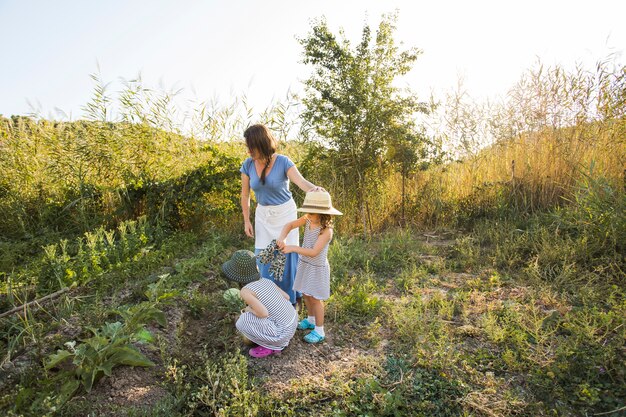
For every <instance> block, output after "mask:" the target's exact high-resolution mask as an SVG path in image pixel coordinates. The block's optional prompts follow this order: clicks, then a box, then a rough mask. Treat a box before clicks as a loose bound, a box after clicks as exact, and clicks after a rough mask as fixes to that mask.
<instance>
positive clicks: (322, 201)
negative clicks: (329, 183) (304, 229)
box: [298, 191, 343, 216]
mask: <svg viewBox="0 0 626 417" xmlns="http://www.w3.org/2000/svg"><path fill="white" fill-rule="evenodd" d="M298 211H302V212H304V213H319V214H331V215H333V216H341V215H342V214H343V213H342V212H340V211H339V210H337V209H336V208H334V207H333V204H332V202H331V201H330V194H328V193H327V192H326V191H309V192H308V193H306V196H305V197H304V203H302V207H300V208H299V209H298Z"/></svg>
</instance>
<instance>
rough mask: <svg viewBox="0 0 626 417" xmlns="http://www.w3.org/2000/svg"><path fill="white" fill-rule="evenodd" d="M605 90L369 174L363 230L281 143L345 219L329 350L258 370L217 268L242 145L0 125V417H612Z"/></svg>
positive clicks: (122, 124)
mask: <svg viewBox="0 0 626 417" xmlns="http://www.w3.org/2000/svg"><path fill="white" fill-rule="evenodd" d="M620 71H622V70H620ZM620 71H615V72H610V73H607V74H608V75H606V74H605V75H602V74H600V75H599V76H598V77H597V83H596V84H593V85H591V86H587V87H585V88H592V87H593V88H595V89H593V91H596V92H601V93H602V94H604V95H607V94H608V93H610V94H608V95H607V97H608V98H604V99H603V98H602V97H604V96H603V95H602V94H600V93H598V94H599V95H598V97H600V98H597V99H595V101H594V103H595V104H594V106H593V109H594V110H593V112H592V111H591V110H592V106H590V105H589V106H587V107H584V106H582V107H581V106H580V103H581V102H580V101H575V100H569V99H568V97H570V98H572V97H571V96H576V97H578V96H579V95H580V96H581V97H587V96H586V95H585V94H582V95H581V94H578V93H577V94H574V92H575V91H577V90H575V89H572V88H570V89H565V90H563V91H567V93H563V94H564V95H560V94H561V93H560V92H561V91H562V90H560V89H559V88H560V87H558V85H559V84H554V85H552V86H553V87H554V88H548V89H546V88H544V87H545V86H546V85H545V83H551V82H556V80H560V79H562V78H558V77H554V74H553V73H551V72H543V73H541V74H536V76H537V77H536V78H535V83H528V82H525V83H521V84H520V86H518V88H520V89H521V90H519V91H518V93H519V94H518V95H517V96H516V95H515V94H513V95H512V97H517V99H516V100H517V101H516V102H515V101H513V102H511V103H508V104H507V106H511V107H507V106H504V107H502V108H500V110H499V112H498V113H497V114H499V115H500V116H499V117H501V118H500V119H498V120H499V122H498V123H495V121H496V119H495V118H491V119H489V120H490V121H491V122H493V123H492V124H493V125H494V126H496V127H497V131H498V132H500V135H501V136H498V135H496V134H495V133H494V132H493V131H492V132H491V135H490V137H492V139H493V141H492V144H491V145H490V146H488V147H481V148H480V149H470V148H471V146H469V147H468V148H467V149H469V150H470V151H468V152H465V153H457V154H455V155H454V157H452V156H450V157H449V158H447V162H444V161H445V158H444V160H441V161H440V162H441V163H435V162H436V161H435V160H430V161H423V163H422V164H420V165H419V166H417V167H416V169H415V170H414V171H411V172H410V173H409V174H408V175H405V177H404V179H403V178H402V176H401V175H400V174H399V173H397V172H396V171H395V168H394V167H393V166H391V164H389V163H388V161H385V159H384V157H382V156H381V159H380V175H379V178H378V179H377V180H376V181H374V182H373V183H372V184H371V185H370V187H371V188H369V191H368V192H369V193H370V194H368V199H367V202H368V204H367V206H366V208H367V213H366V214H367V217H366V223H367V231H368V234H367V235H364V234H363V233H362V229H361V226H362V224H361V218H360V217H359V209H360V208H359V207H356V206H352V205H350V204H349V203H348V202H349V201H354V198H353V197H354V196H350V195H349V193H350V192H351V191H352V190H351V189H350V188H349V187H345V186H344V184H342V183H341V182H340V181H339V180H338V178H337V177H335V176H334V175H333V163H334V162H333V161H332V159H330V158H328V155H326V154H325V153H324V152H323V149H322V148H320V146H319V144H313V143H310V142H299V141H289V142H283V143H282V144H281V148H280V151H281V152H283V153H286V154H288V155H289V156H290V157H291V158H292V159H293V160H294V161H296V162H297V164H298V166H299V167H301V170H302V171H303V172H304V173H305V175H306V176H307V178H309V179H311V180H312V181H313V182H315V183H318V184H320V185H323V186H324V187H326V188H327V189H328V190H329V191H330V192H331V193H332V195H333V201H334V202H335V204H336V205H337V206H338V207H340V208H341V209H342V211H344V212H345V213H346V215H345V216H343V217H342V218H340V219H338V220H337V224H336V238H335V240H334V241H333V243H332V245H331V247H330V251H329V260H330V264H331V268H332V270H333V274H332V283H331V287H332V288H331V293H332V297H331V299H330V300H329V302H328V310H327V329H328V335H329V337H328V340H327V341H326V342H325V343H324V344H322V345H319V346H310V345H306V344H305V343H303V342H302V340H301V337H302V334H300V333H297V335H296V337H295V338H294V340H293V341H292V342H291V345H290V346H289V347H288V349H287V350H286V351H285V352H284V353H283V354H282V355H281V356H280V357H271V358H267V359H262V360H257V359H252V358H250V357H249V356H248V355H247V352H246V350H247V347H246V346H245V345H244V344H243V342H242V340H241V339H240V338H239V337H238V335H237V334H236V331H235V329H234V321H235V320H236V317H237V310H236V309H235V308H234V306H232V305H229V304H228V302H227V301H226V300H225V299H224V298H223V297H222V293H223V291H224V290H225V289H227V288H228V284H227V283H226V282H225V281H224V280H223V279H222V278H221V276H220V265H221V263H222V262H224V261H225V260H226V259H228V258H229V256H230V255H231V254H232V253H233V252H234V251H235V250H237V249H244V248H247V249H252V245H253V242H252V240H250V239H247V238H245V237H244V236H243V233H241V215H240V213H239V209H238V193H239V182H238V178H239V173H238V167H239V164H240V162H241V160H242V159H243V158H244V157H245V149H244V147H242V146H241V144H240V143H238V142H237V141H222V140H220V139H221V138H222V137H226V136H228V134H227V133H224V132H226V130H219V129H218V127H219V126H218V125H211V126H213V128H211V129H213V130H211V129H209V130H207V131H210V132H213V133H212V135H213V136H211V137H210V140H207V139H203V140H200V139H197V138H196V137H194V136H193V135H183V134H181V133H180V131H178V130H177V129H170V128H168V127H171V124H168V123H165V122H164V121H161V122H159V123H155V122H154V120H153V119H150V118H149V117H135V118H127V119H123V120H121V121H119V122H115V123H113V122H109V121H106V117H104V119H105V120H104V121H90V122H86V121H79V122H51V121H46V120H35V119H31V118H24V117H13V118H11V119H2V120H1V121H0V210H2V212H3V213H5V214H6V216H4V217H3V218H2V219H0V279H1V283H0V284H1V285H0V410H2V413H3V414H6V415H10V416H17V415H38V416H39V415H67V416H70V415H86V414H90V415H103V416H104V415H110V416H113V415H115V416H119V415H128V416H158V415H161V416H172V415H222V416H241V415H250V416H283V415H284V416H293V415H338V416H353V415H371V416H391V415H393V416H412V415H418V416H580V415H594V414H595V415H606V416H617V415H620V413H623V411H624V404H625V401H626V391H625V390H624V387H626V367H625V365H624V364H625V363H626V356H625V355H626V350H625V344H624V343H625V341H626V326H625V323H624V320H625V319H624V318H625V317H626V294H625V290H624V289H625V288H626V274H625V271H626V246H625V243H624V242H626V193H625V191H626V190H625V187H624V166H625V163H626V146H625V144H626V141H625V138H626V135H625V132H626V119H625V118H624V111H623V110H624V106H623V100H622V101H620V97H622V96H623V93H624V91H626V90H624V89H623V86H624V83H623V80H624V74H626V72H624V71H622V72H620ZM542 74H543V75H542ZM546 74H548V75H546ZM603 74H604V73H603ZM531 75H532V73H531ZM576 76H577V75H576V74H570V75H568V77H569V78H567V79H568V80H570V81H572V80H574V79H575V78H576ZM546 77H547V78H546ZM551 77H553V78H551ZM603 77H604V78H603ZM620 77H621V78H620ZM581 79H582V78H581ZM603 80H604V81H603ZM607 80H608V81H607ZM542 83H544V84H542ZM603 83H605V84H603ZM607 83H608V84H607ZM567 85H570V86H571V85H573V84H572V83H569V84H567ZM537 86H543V87H542V88H539V90H541V91H544V92H545V93H544V95H543V96H541V95H533V94H532V93H533V92H534V91H535V90H533V88H538V87H537ZM594 86H595V87H594ZM557 87H558V88H557ZM557 93H558V94H557ZM605 93H606V94H605ZM567 94H570V96H567ZM620 94H621V95H620ZM529 97H530V98H532V100H530V99H529ZM542 97H543V100H540V98H542ZM522 99H523V100H522ZM527 99H528V100H527ZM557 99H558V100H557ZM524 100H526V102H527V103H530V104H528V107H524V108H521V107H519V106H517V107H516V105H517V104H519V103H520V102H522V101H524ZM533 100H534V101H533ZM568 100H569V101H568ZM603 100H604V101H603ZM546 103H547V104H546ZM559 103H560V104H559ZM563 103H565V104H566V105H567V106H569V107H567V106H565V107H567V108H563V107H558V106H557V104H558V105H562V104H563ZM568 103H569V104H568ZM572 103H574V104H572ZM576 103H578V104H576ZM607 103H609V104H611V103H612V104H611V105H608V104H607ZM548 104H549V105H548ZM542 106H543V107H542ZM577 106H578V107H577ZM620 106H621V107H620ZM507 109H509V110H510V112H508V113H507V111H505V110H507ZM513 109H515V111H514V112H513ZM542 109H543V110H546V109H548V110H549V111H543V112H541V111H539V110H542ZM568 109H569V110H568ZM572 109H578V110H577V111H575V112H572V111H570V110H572ZM581 109H582V110H581ZM456 110H457V111H458V109H456ZM531 110H532V111H531ZM557 110H559V111H560V113H559V112H558V111H557ZM592 113H593V114H592ZM103 114H105V113H103ZM225 114H228V115H231V116H232V114H231V113H229V112H226V113H224V114H222V115H225ZM268 114H269V113H268ZM272 114H274V116H272V117H269V116H268V118H267V119H266V121H267V122H268V123H270V124H271V123H274V122H275V123H277V124H278V125H279V126H280V125H281V123H282V126H286V122H285V120H284V119H282V122H281V119H280V118H278V117H277V116H276V113H272ZM278 114H280V112H278ZM465 114H467V115H469V116H468V117H470V116H471V114H474V113H471V112H466V113H465ZM503 114H504V115H507V117H506V118H503V117H504V116H503ZM557 114H560V115H561V117H559V118H556V117H555V115H557ZM583 114H584V115H585V117H582V116H581V115H583ZM139 115H141V113H139ZM217 115H218V114H216V118H217ZM283 115H284V113H283ZM266 116H267V114H266ZM530 116H532V117H530ZM229 117H230V116H229ZM226 119H228V118H227V117H225V119H224V120H226ZM228 120H230V122H228V123H226V124H223V125H222V127H223V128H224V129H226V128H225V126H226V125H228V126H230V127H232V126H238V125H239V124H241V123H243V121H245V119H241V120H240V122H241V123H239V122H232V119H228ZM264 120H265V119H264ZM487 124H489V123H487ZM209 127H210V126H209ZM457 127H458V126H457ZM514 127H515V129H514ZM229 129H230V128H229ZM280 130H281V129H277V131H280ZM229 131H230V130H229ZM220 132H222V133H220ZM457 132H458V130H457ZM435 139H436V138H433V141H432V142H433V143H436V140H435ZM439 151H441V149H439ZM403 182H404V187H403V186H402V184H403ZM294 191H295V190H294ZM403 193H404V196H403V195H402V194H403ZM301 198H302V195H301V193H299V192H296V199H297V200H298V201H300V199H301ZM43 297H51V298H43ZM32 301H34V302H32ZM29 302H31V303H29ZM12 310H14V311H12ZM300 313H301V314H304V312H300Z"/></svg>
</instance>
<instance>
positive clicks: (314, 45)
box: [300, 14, 426, 232]
mask: <svg viewBox="0 0 626 417" xmlns="http://www.w3.org/2000/svg"><path fill="white" fill-rule="evenodd" d="M395 21H396V15H395V14H393V15H385V16H383V18H382V21H381V23H380V25H379V26H378V31H377V32H376V38H375V40H374V41H372V36H371V29H370V27H369V26H367V25H365V26H364V27H363V33H362V36H361V41H360V43H359V44H358V45H357V46H356V48H354V49H353V48H351V46H350V42H349V41H348V40H347V39H345V36H344V34H343V32H341V31H340V35H341V37H342V39H341V40H340V41H338V40H337V38H336V37H335V35H334V34H332V33H331V32H330V30H329V29H328V26H327V24H326V21H325V20H324V19H323V18H322V19H320V20H318V21H316V22H314V24H313V27H312V31H311V33H309V35H308V36H307V37H306V38H304V39H300V43H301V44H302V46H303V47H304V60H303V62H304V63H305V64H310V65H312V66H313V67H314V71H313V73H312V75H311V76H310V77H309V79H307V80H306V81H305V91H306V93H305V98H304V100H303V102H304V105H305V107H306V109H305V111H304V113H303V119H304V120H303V122H304V123H303V125H304V126H309V127H311V129H310V131H313V132H315V133H316V134H317V135H319V136H320V137H321V138H323V139H324V140H325V142H326V144H327V145H328V147H329V158H330V159H331V161H332V163H333V166H334V167H335V169H336V174H337V176H339V177H340V178H341V182H342V183H343V184H346V185H347V186H349V188H350V190H351V193H350V194H351V195H350V198H351V200H352V202H353V203H354V204H355V205H356V206H357V207H359V211H360V213H361V216H362V219H363V230H364V232H367V222H366V210H367V207H366V204H367V203H366V202H367V200H368V199H367V197H368V195H369V193H370V192H371V191H372V187H371V186H370V184H375V183H376V181H370V179H374V178H375V176H374V174H375V171H376V169H377V167H378V166H380V162H381V160H382V159H384V157H385V155H386V150H387V147H388V146H389V144H390V142H391V141H392V140H393V138H394V137H395V135H396V133H397V128H396V127H397V126H404V125H406V124H407V123H409V124H411V123H412V118H413V115H414V114H415V113H416V112H426V106H425V105H424V104H422V103H419V102H418V101H417V99H416V97H415V96H414V95H413V94H412V93H411V92H410V91H408V90H407V91H403V90H401V89H400V88H398V87H397V86H395V85H394V80H396V78H397V77H398V76H401V75H404V74H406V73H407V72H409V71H410V69H411V66H412V64H413V62H414V61H415V60H416V59H417V56H418V55H419V54H420V51H419V50H417V49H414V48H412V49H409V50H407V51H402V52H401V51H399V49H398V47H397V46H396V44H395V42H394V39H393V32H394V30H395V26H394V24H395ZM310 131H309V132H305V133H310ZM383 162H384V161H383Z"/></svg>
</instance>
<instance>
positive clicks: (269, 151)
mask: <svg viewBox="0 0 626 417" xmlns="http://www.w3.org/2000/svg"><path fill="white" fill-rule="evenodd" d="M243 137H244V138H245V139H246V146H247V147H248V149H250V150H251V151H252V150H256V151H258V152H259V153H260V154H261V158H262V159H263V161H265V166H264V167H263V172H261V184H265V171H267V168H268V167H269V166H270V163H271V162H272V155H274V153H275V152H276V144H277V142H276V138H275V137H274V135H272V132H270V130H269V129H268V128H267V127H266V126H265V125H261V124H256V125H252V126H250V127H249V128H247V129H246V131H245V132H243Z"/></svg>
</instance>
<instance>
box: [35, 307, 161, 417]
mask: <svg viewBox="0 0 626 417" xmlns="http://www.w3.org/2000/svg"><path fill="white" fill-rule="evenodd" d="M116 313H118V314H119V315H120V316H121V317H122V319H123V322H120V321H116V322H114V323H106V324H104V325H103V326H101V327H100V328H97V329H96V328H92V327H89V328H88V330H89V331H90V332H91V333H92V336H91V337H89V338H87V339H84V340H82V343H79V344H77V343H76V341H74V340H72V341H70V342H66V343H65V347H66V348H67V349H59V350H57V352H56V353H54V354H51V355H49V356H48V358H47V360H46V361H45V369H46V370H50V369H53V368H57V367H61V369H62V370H61V371H60V372H59V374H57V375H56V379H57V380H58V381H60V382H61V387H60V389H59V391H58V392H57V396H56V400H57V402H58V404H59V405H60V406H62V405H63V404H64V403H65V402H66V401H67V400H68V399H70V398H71V397H72V396H73V395H74V394H75V393H76V391H77V390H78V389H79V388H80V387H81V386H82V387H83V389H84V390H85V391H87V392H89V391H91V389H92V387H93V385H94V383H96V382H97V381H98V380H99V379H100V378H101V377H103V376H104V375H106V376H111V373H112V370H113V368H114V367H116V366H119V365H130V366H153V365H154V363H153V362H152V361H150V360H149V359H148V358H147V357H146V356H145V355H143V354H142V353H141V352H140V351H139V350H138V349H137V348H136V347H134V346H133V343H137V342H138V343H145V342H152V341H153V336H152V334H151V333H150V332H149V331H148V330H147V329H146V328H145V324H147V323H148V322H150V321H153V320H154V321H157V322H158V323H159V324H160V325H162V326H165V325H166V319H165V315H164V314H163V312H162V311H161V310H159V309H157V308H156V307H155V305H154V303H150V302H145V303H141V304H139V305H135V306H131V307H128V308H124V309H118V310H116ZM67 362H70V363H71V365H69V368H65V367H64V364H65V363H67Z"/></svg>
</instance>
